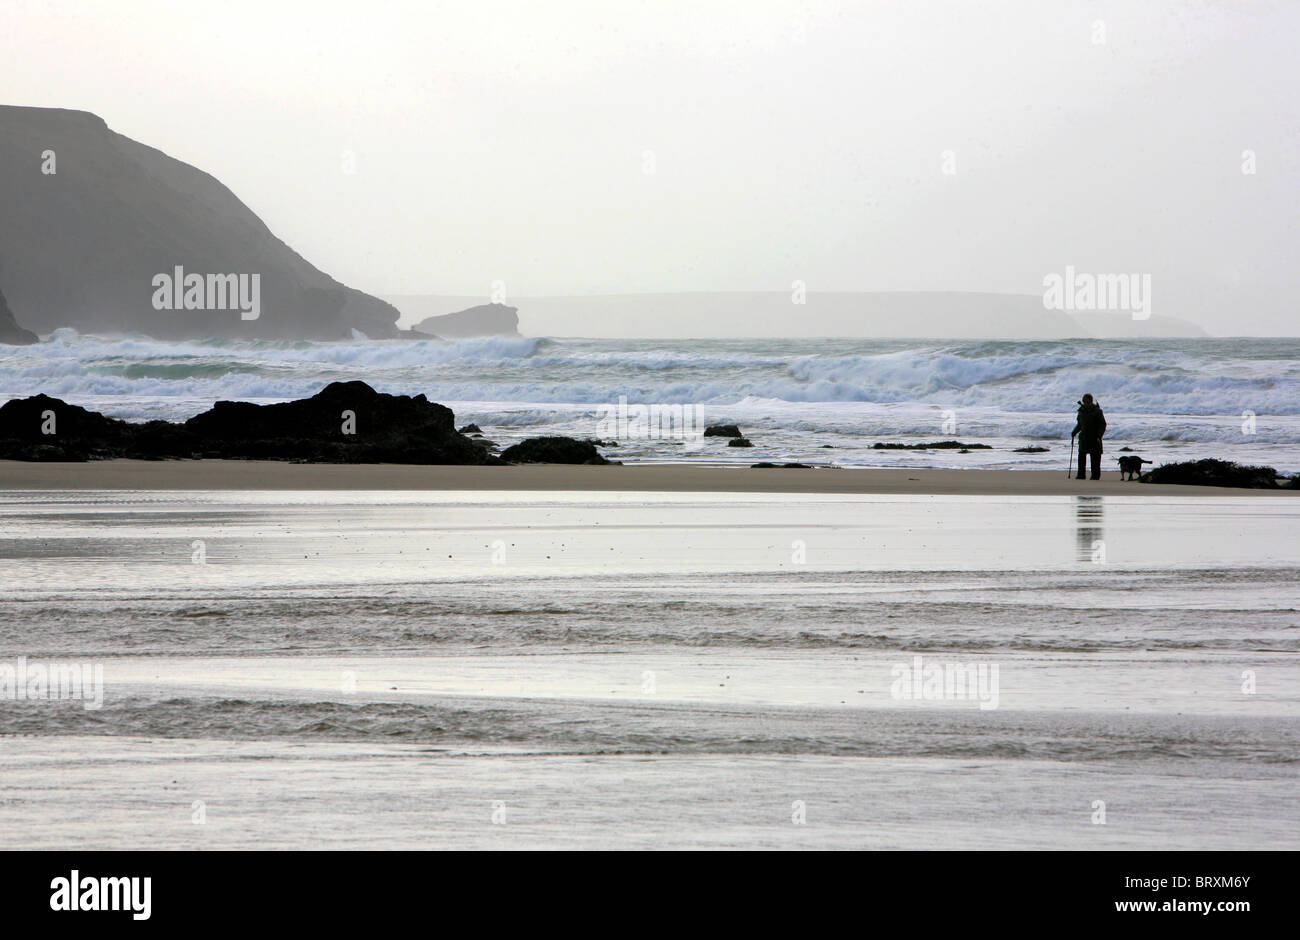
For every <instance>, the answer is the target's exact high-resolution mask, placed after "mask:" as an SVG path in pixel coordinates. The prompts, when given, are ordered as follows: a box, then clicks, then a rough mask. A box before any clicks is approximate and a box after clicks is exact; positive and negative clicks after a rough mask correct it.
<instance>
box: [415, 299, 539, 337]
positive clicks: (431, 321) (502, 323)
mask: <svg viewBox="0 0 1300 940" xmlns="http://www.w3.org/2000/svg"><path fill="white" fill-rule="evenodd" d="M415 329H416V330H417V331H419V332H421V333H429V334H431V335H433V336H441V337H443V338H444V339H456V338H459V337H465V336H518V335H519V308H518V307H507V306H506V305H505V304H479V306H477V307H470V308H469V309H468V310H458V311H457V312H456V313H447V314H443V315H442V316H440V317H427V318H425V319H423V320H421V321H420V322H419V323H417V324H415Z"/></svg>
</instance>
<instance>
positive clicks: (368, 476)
mask: <svg viewBox="0 0 1300 940" xmlns="http://www.w3.org/2000/svg"><path fill="white" fill-rule="evenodd" d="M32 489H38V490H63V489H67V490H93V489H106V490H136V489H138V490H358V491H362V490H376V491H391V490H449V491H463V490H481V491H485V492H488V491H501V490H516V491H536V492H554V491H566V490H567V491H574V492H578V491H587V492H596V493H609V492H629V493H634V492H647V493H845V494H851V493H913V494H918V495H923V494H929V495H962V494H969V495H980V496H1014V495H1035V496H1078V495H1090V496H1141V497H1151V496H1160V497H1167V496H1168V497H1179V498H1182V497H1190V496H1202V497H1204V496H1213V497H1234V498H1236V497H1259V496H1269V495H1273V496H1279V495H1280V496H1286V497H1289V496H1295V495H1300V489H1296V490H1254V489H1237V488H1229V487H1213V486H1211V487H1206V486H1177V485H1150V484H1143V483H1138V482H1136V481H1124V480H1121V479H1120V474H1119V473H1118V472H1116V471H1105V472H1104V474H1103V476H1102V479H1100V480H1074V479H1071V478H1070V477H1067V476H1066V474H1065V471H1064V470H1063V469H1062V470H1061V471H1059V472H1058V471H1049V470H1014V471H1012V470H974V469H971V470H953V469H946V468H939V469H936V468H931V467H917V468H896V467H887V468H878V469H862V468H839V467H834V468H832V467H811V466H810V467H807V468H804V469H786V468H784V467H775V468H761V469H755V468H753V467H735V466H708V465H703V464H630V465H627V466H583V465H576V466H568V465H557V464H538V465H530V466H508V467H476V466H424V465H412V464H304V463H288V462H281V461H259V460H175V461H173V460H168V461H154V460H96V461H87V462H84V463H31V462H25V461H16V460H0V490H32Z"/></svg>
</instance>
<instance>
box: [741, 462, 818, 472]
mask: <svg viewBox="0 0 1300 940" xmlns="http://www.w3.org/2000/svg"><path fill="white" fill-rule="evenodd" d="M749 469H751V470H811V469H812V467H811V466H809V465H808V464H806V463H768V462H767V461H766V460H765V461H763V462H762V463H756V464H752V465H751V466H750V468H749Z"/></svg>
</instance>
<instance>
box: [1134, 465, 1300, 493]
mask: <svg viewBox="0 0 1300 940" xmlns="http://www.w3.org/2000/svg"><path fill="white" fill-rule="evenodd" d="M1279 476H1280V474H1278V472H1277V471H1276V470H1274V469H1273V468H1272V467H1250V466H1245V465H1243V464H1239V463H1234V462H1233V461H1231V460H1215V459H1213V458H1210V459H1206V460H1186V461H1182V462H1181V463H1167V464H1162V465H1161V466H1159V467H1156V468H1155V469H1154V470H1148V471H1147V472H1146V473H1144V474H1142V475H1141V476H1140V477H1138V480H1139V481H1140V482H1142V483H1176V484H1182V485H1184V486H1235V487H1241V488H1244V489H1252V490H1275V489H1278V488H1279V487H1280V484H1279V483H1278V477H1279ZM1285 483H1286V486H1287V488H1291V487H1292V486H1293V485H1294V481H1285Z"/></svg>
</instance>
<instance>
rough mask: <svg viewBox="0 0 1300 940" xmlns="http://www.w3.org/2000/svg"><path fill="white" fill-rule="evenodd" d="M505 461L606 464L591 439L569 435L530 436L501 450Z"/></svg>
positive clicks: (606, 461)
mask: <svg viewBox="0 0 1300 940" xmlns="http://www.w3.org/2000/svg"><path fill="white" fill-rule="evenodd" d="M501 459H502V460H504V461H505V462H506V463H577V464H607V463H609V462H610V461H608V460H606V459H605V458H604V457H602V456H601V455H600V452H599V451H597V450H596V445H595V444H593V443H591V441H577V440H574V439H573V438H571V437H530V438H529V439H528V440H526V441H523V442H521V443H519V444H514V445H512V446H510V447H507V448H506V449H505V450H503V451H502V452H501Z"/></svg>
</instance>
